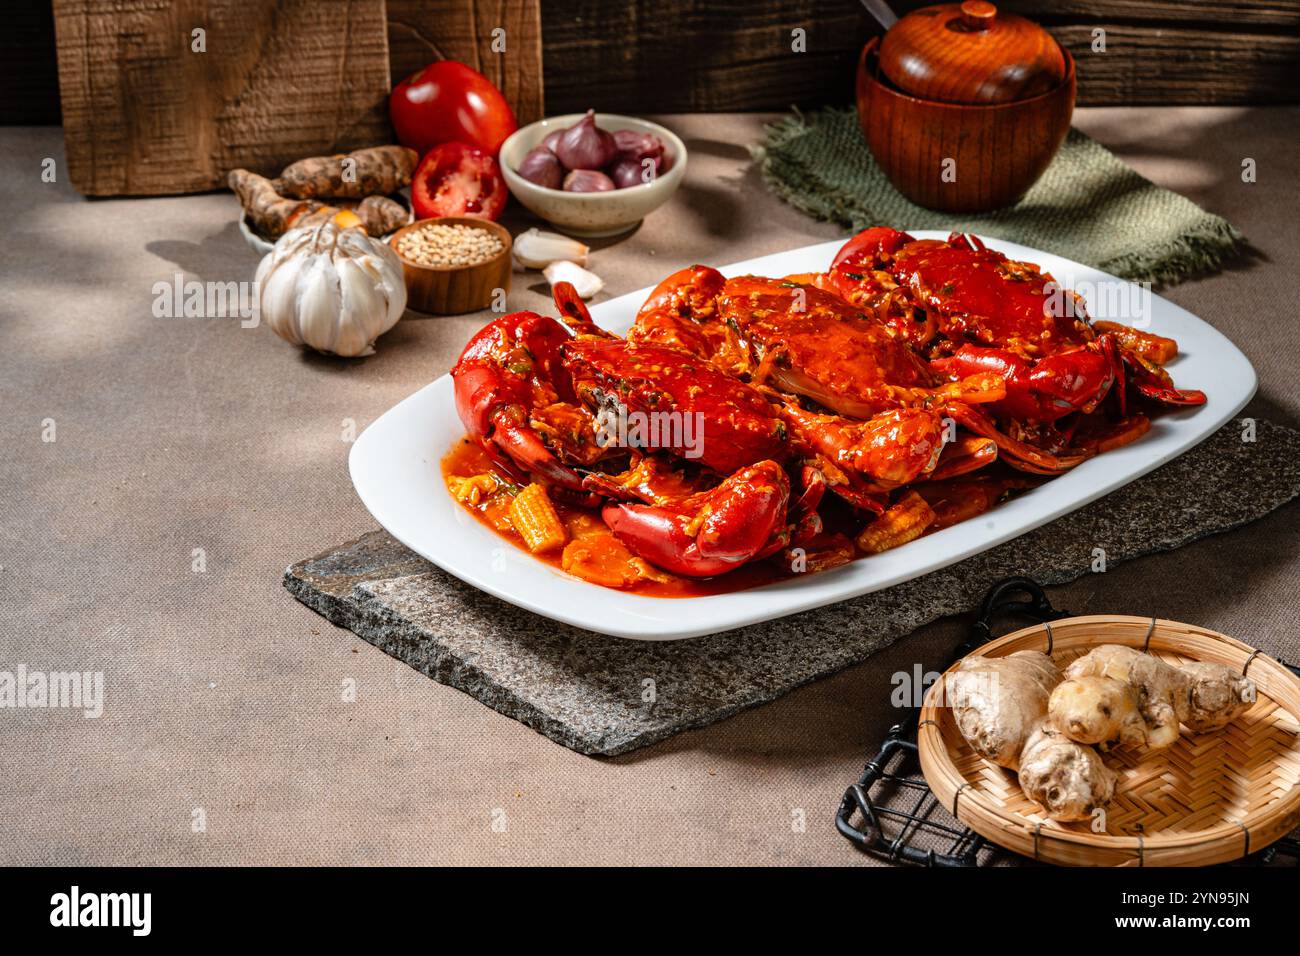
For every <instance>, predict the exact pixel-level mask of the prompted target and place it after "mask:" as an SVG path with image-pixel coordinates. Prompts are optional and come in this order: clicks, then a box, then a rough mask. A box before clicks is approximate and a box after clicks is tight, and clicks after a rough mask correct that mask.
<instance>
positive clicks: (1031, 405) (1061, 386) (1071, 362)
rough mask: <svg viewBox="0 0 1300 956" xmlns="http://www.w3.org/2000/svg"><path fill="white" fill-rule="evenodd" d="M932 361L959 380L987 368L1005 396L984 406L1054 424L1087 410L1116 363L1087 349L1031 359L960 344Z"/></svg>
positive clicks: (1111, 377) (1099, 396)
mask: <svg viewBox="0 0 1300 956" xmlns="http://www.w3.org/2000/svg"><path fill="white" fill-rule="evenodd" d="M930 364H931V365H932V366H933V367H934V368H935V369H936V370H938V371H939V372H941V373H943V374H945V375H949V376H955V377H958V378H966V377H967V376H970V375H976V374H979V373H989V372H992V373H996V374H998V375H1001V376H1002V378H1003V379H1004V380H1005V382H1006V386H1007V395H1006V398H1004V399H1002V400H1001V401H997V402H993V403H991V404H989V405H988V406H987V407H988V409H989V410H990V411H992V412H993V414H995V415H998V416H1000V417H1006V418H1013V419H1016V420H1018V421H1028V422H1044V423H1046V422H1054V421H1056V420H1057V419H1058V418H1063V417H1065V416H1066V415H1069V414H1070V413H1071V412H1090V411H1092V410H1093V409H1094V408H1096V407H1097V403H1098V402H1100V401H1101V400H1102V399H1103V398H1105V397H1106V393H1107V392H1108V391H1109V390H1110V388H1111V386H1112V385H1113V384H1114V383H1115V380H1116V376H1115V369H1114V364H1113V362H1112V361H1111V359H1110V358H1109V357H1108V356H1107V355H1106V354H1105V352H1104V350H1100V349H1092V348H1088V347H1085V348H1079V349H1072V350H1070V351H1068V352H1057V353H1056V354H1054V355H1048V356H1047V357H1045V358H1041V359H1039V360H1038V361H1032V360H1030V359H1027V358H1023V357H1022V356H1019V355H1016V354H1015V353H1014V352H1010V351H1008V350H1006V349H997V348H986V347H984V346H979V345H963V346H962V347H961V348H959V349H958V350H957V351H956V352H954V353H953V354H952V355H951V356H950V357H948V358H943V359H936V360H934V361H933V362H931V363H930Z"/></svg>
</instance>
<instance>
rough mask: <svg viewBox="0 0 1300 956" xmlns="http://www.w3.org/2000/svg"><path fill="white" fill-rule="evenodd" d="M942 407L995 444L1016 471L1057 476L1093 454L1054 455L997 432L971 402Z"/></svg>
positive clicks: (1084, 452) (956, 419)
mask: <svg viewBox="0 0 1300 956" xmlns="http://www.w3.org/2000/svg"><path fill="white" fill-rule="evenodd" d="M944 410H945V411H946V412H947V413H948V414H949V415H951V416H952V418H953V420H954V421H955V422H957V424H958V425H961V426H962V427H963V428H965V429H966V430H968V431H972V432H974V433H975V434H976V435H979V436H981V437H983V438H990V439H992V440H993V441H994V442H995V443H996V444H997V446H998V450H999V451H1000V452H1002V458H1003V460H1005V461H1006V463H1007V464H1009V465H1010V466H1011V467H1012V468H1015V469H1017V470H1018V471H1027V472H1030V473H1031V474H1037V475H1059V474H1061V473H1062V472H1066V471H1069V470H1070V469H1071V468H1073V467H1074V466H1075V465H1078V464H1079V463H1081V462H1083V461H1086V460H1087V459H1088V458H1090V457H1092V453H1091V452H1087V451H1071V452H1070V453H1068V454H1060V455H1053V454H1051V453H1050V452H1046V451H1043V450H1042V449H1041V448H1035V447H1034V446H1033V445H1030V444H1027V443H1025V442H1022V441H1018V440H1017V439H1015V438H1012V437H1011V436H1010V435H1007V434H1005V433H1003V432H1000V431H998V429H997V426H996V425H994V424H993V421H992V419H990V418H989V417H988V416H987V415H985V414H984V413H983V412H982V411H980V410H979V409H978V408H976V407H975V406H973V405H966V404H965V403H963V402H949V403H948V404H947V405H946V406H944Z"/></svg>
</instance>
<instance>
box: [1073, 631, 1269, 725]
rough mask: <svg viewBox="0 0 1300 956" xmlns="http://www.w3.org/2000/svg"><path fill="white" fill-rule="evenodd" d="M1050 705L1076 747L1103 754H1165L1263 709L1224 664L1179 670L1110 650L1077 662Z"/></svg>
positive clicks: (1249, 685)
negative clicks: (1190, 737)
mask: <svg viewBox="0 0 1300 956" xmlns="http://www.w3.org/2000/svg"><path fill="white" fill-rule="evenodd" d="M1065 676H1066V678H1067V680H1065V681H1064V682H1063V683H1062V684H1060V686H1058V687H1057V688H1056V689H1055V690H1054V691H1053V692H1052V697H1051V700H1050V702H1049V705H1048V706H1049V711H1050V714H1051V717H1052V720H1053V721H1054V722H1055V723H1056V725H1057V726H1058V727H1060V728H1061V730H1062V731H1063V732H1064V733H1066V734H1067V735H1068V736H1069V737H1070V738H1071V739H1072V740H1075V741H1077V742H1079V743H1098V744H1101V745H1102V746H1103V747H1109V746H1129V747H1147V748H1150V749H1153V750H1154V749H1159V748H1163V747H1168V746H1170V745H1171V744H1172V743H1173V742H1174V741H1175V740H1177V739H1178V732H1179V724H1180V723H1181V724H1186V725H1187V728H1188V729H1189V730H1191V731H1192V733H1202V732H1204V731H1207V730H1218V729H1219V728H1221V727H1224V726H1226V725H1227V724H1229V723H1231V722H1232V721H1233V720H1235V719H1236V718H1237V717H1239V716H1241V715H1242V714H1243V713H1245V712H1246V710H1248V709H1249V708H1250V705H1251V704H1253V703H1254V702H1255V693H1256V691H1255V683H1254V681H1252V680H1250V679H1249V678H1247V677H1245V676H1243V675H1242V674H1240V673H1238V672H1236V671H1234V670H1232V669H1231V668H1230V667H1227V666H1226V665H1224V664H1207V663H1202V662H1194V663H1191V664H1184V665H1182V666H1180V667H1175V666H1173V665H1172V664H1166V663H1165V662H1164V661H1162V660H1160V659H1159V658H1158V657H1153V656H1152V655H1150V654H1143V653H1142V652H1140V651H1136V650H1134V649H1133V648H1131V647H1123V646H1121V645H1118V644H1103V645H1102V646H1100V647H1096V648H1094V649H1093V650H1091V651H1089V652H1088V653H1087V654H1085V655H1084V656H1083V657H1080V658H1078V659H1077V660H1075V661H1073V662H1072V663H1071V664H1070V666H1069V667H1068V668H1067V669H1066V672H1065Z"/></svg>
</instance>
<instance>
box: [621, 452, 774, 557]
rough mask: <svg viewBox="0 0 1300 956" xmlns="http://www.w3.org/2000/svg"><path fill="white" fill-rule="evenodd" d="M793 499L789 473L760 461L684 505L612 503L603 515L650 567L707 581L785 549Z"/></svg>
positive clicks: (623, 540) (692, 497) (688, 499)
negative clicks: (789, 507) (787, 508)
mask: <svg viewBox="0 0 1300 956" xmlns="http://www.w3.org/2000/svg"><path fill="white" fill-rule="evenodd" d="M789 498H790V480H789V479H788V478H787V477H786V474H785V471H784V470H783V469H782V468H781V466H780V465H778V464H777V463H776V462H774V461H760V462H759V463H758V464H756V465H750V466H748V467H746V468H743V469H741V470H740V471H738V472H736V473H735V474H733V475H731V476H730V477H728V478H727V479H725V480H724V481H723V482H722V484H720V485H718V486H717V487H716V488H714V489H712V490H710V491H706V492H702V493H700V494H698V495H692V496H691V497H690V498H687V499H684V500H682V501H678V502H672V503H670V504H663V505H643V504H628V503H610V504H607V505H606V506H605V507H604V509H602V511H601V516H602V517H603V518H604V519H605V524H606V525H608V526H609V529H610V530H611V531H613V532H614V535H615V537H617V538H618V539H619V540H620V541H622V542H623V543H624V544H625V545H627V546H628V547H629V548H630V549H631V550H632V551H634V552H635V553H636V554H638V555H640V556H641V557H642V558H645V559H646V560H647V561H649V562H650V563H651V564H654V565H657V566H659V567H661V568H663V569H664V570H665V571H671V572H672V573H674V574H681V575H685V576H687V577H695V578H703V577H713V576H715V575H719V574H725V573H726V572H728V571H731V570H734V569H735V568H738V567H740V566H741V565H742V564H745V563H747V562H749V561H757V560H759V559H761V558H765V557H767V556H768V555H771V554H774V553H776V552H777V551H779V550H780V549H781V548H783V547H785V545H786V544H787V542H788V539H789V531H788V529H787V528H786V504H787V502H788V501H789Z"/></svg>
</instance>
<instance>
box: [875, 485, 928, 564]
mask: <svg viewBox="0 0 1300 956" xmlns="http://www.w3.org/2000/svg"><path fill="white" fill-rule="evenodd" d="M936 517H937V516H936V515H935V513H934V509H933V508H931V507H930V505H929V504H928V503H927V502H926V500H925V499H924V498H922V497H921V496H920V495H918V494H917V493H916V492H915V491H909V492H907V493H906V494H905V495H903V496H902V497H901V498H899V499H898V501H896V502H895V503H894V504H893V506H892V507H890V508H889V509H888V510H887V511H886V512H885V513H884V514H882V515H881V516H880V517H879V518H877V519H876V520H875V521H873V522H871V524H869V525H867V526H866V527H865V528H863V529H862V533H861V534H860V535H858V547H859V548H861V549H862V550H863V551H865V552H867V554H879V553H880V552H882V551H888V550H889V549H890V548H897V547H898V546H899V545H900V544H907V542H909V541H913V540H915V539H916V538H919V537H921V535H922V534H924V533H925V529H926V528H928V527H930V525H932V524H934V521H935V518H936Z"/></svg>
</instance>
